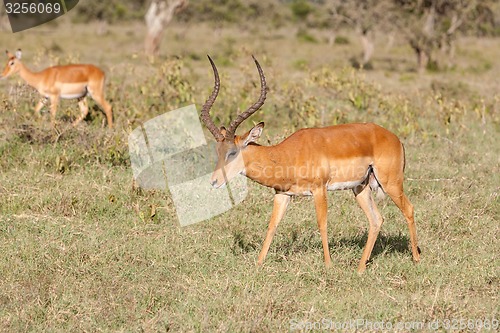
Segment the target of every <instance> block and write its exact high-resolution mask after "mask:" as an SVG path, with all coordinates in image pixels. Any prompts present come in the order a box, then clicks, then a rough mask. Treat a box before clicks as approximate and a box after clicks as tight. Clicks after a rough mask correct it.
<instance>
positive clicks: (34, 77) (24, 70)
mask: <svg viewBox="0 0 500 333" xmlns="http://www.w3.org/2000/svg"><path fill="white" fill-rule="evenodd" d="M19 66H20V69H19V76H21V78H22V79H23V80H24V81H26V83H27V84H29V85H30V86H32V87H34V88H37V89H38V84H39V83H40V81H41V79H42V77H43V74H42V73H40V72H39V73H35V72H32V71H30V70H29V68H28V67H26V66H25V65H24V64H23V63H22V62H20V63H19Z"/></svg>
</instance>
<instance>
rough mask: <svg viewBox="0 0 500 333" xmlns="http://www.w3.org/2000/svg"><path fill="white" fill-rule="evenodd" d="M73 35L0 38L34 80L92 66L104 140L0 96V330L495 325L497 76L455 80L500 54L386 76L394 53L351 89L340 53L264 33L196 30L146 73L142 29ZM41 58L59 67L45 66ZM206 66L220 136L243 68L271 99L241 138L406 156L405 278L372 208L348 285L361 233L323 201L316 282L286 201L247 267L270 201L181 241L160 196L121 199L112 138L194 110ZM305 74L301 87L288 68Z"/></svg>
mask: <svg viewBox="0 0 500 333" xmlns="http://www.w3.org/2000/svg"><path fill="white" fill-rule="evenodd" d="M89 27H91V26H78V25H76V26H72V27H70V26H68V28H67V29H65V30H64V31H61V32H60V33H57V34H52V35H51V34H49V35H47V36H46V37H45V39H42V38H39V36H41V35H43V36H45V35H46V34H45V33H44V28H43V27H40V28H36V29H34V30H30V31H28V32H22V33H19V34H16V35H10V34H3V35H0V40H1V41H2V42H3V45H5V47H7V48H9V49H10V50H11V51H12V50H14V49H16V48H18V47H22V48H23V57H24V58H25V59H24V61H25V62H26V63H27V64H29V65H30V66H31V67H32V68H42V67H43V66H48V65H50V64H52V61H55V59H56V58H59V59H62V60H64V59H66V58H67V57H68V54H70V53H71V54H73V55H75V54H76V55H78V59H79V60H80V61H82V62H92V63H95V64H97V65H99V66H102V67H103V68H105V69H106V72H107V73H108V85H107V87H108V89H107V96H108V97H109V99H110V100H111V102H112V104H113V107H114V111H115V122H116V128H115V129H114V130H113V131H108V130H106V129H104V128H101V122H102V119H103V114H102V113H101V112H99V111H97V110H93V111H92V112H91V114H90V116H89V118H88V119H87V120H86V121H85V122H84V123H82V125H81V126H78V127H77V128H74V129H73V128H67V129H66V127H68V126H69V125H70V123H71V119H73V118H75V117H76V115H77V112H78V111H77V107H76V104H75V103H72V102H63V103H62V104H61V106H60V109H59V112H58V119H59V125H58V129H59V131H61V130H64V131H63V132H62V134H61V132H55V131H54V130H53V129H51V127H50V126H49V119H48V116H47V114H45V116H44V117H43V118H42V119H39V120H36V119H34V117H33V113H32V111H31V109H30V107H31V105H32V104H34V103H35V99H36V94H35V93H31V92H30V90H29V89H24V88H23V89H20V90H16V91H13V92H12V90H11V89H10V88H11V87H13V86H15V84H16V82H17V81H19V79H16V78H10V79H8V80H6V81H2V82H1V83H0V97H1V99H2V104H3V109H2V111H1V112H0V253H2V255H1V256H0V274H1V279H0V331H6V332H41V331H48V332H79V331H88V332H115V331H116V332H132V331H145V332H165V331H171V332H179V331H183V332H213V331H215V332H217V331H219V332H276V331H289V329H290V328H292V327H293V325H296V324H298V323H304V325H305V323H314V322H321V321H322V319H331V320H332V321H335V322H343V321H348V320H350V319H358V318H362V319H365V320H367V321H372V322H375V321H386V322H387V321H390V322H393V323H396V322H411V321H424V322H426V323H429V322H432V321H434V320H445V319H490V320H491V319H497V320H498V319H499V304H500V302H499V297H498V295H499V294H500V290H499V289H500V288H499V286H500V283H499V282H500V281H499V273H500V271H499V268H500V265H499V264H498V263H499V257H498V253H500V246H499V242H498V239H499V238H500V234H499V230H500V228H499V225H498V222H499V220H500V204H499V192H500V187H499V186H500V185H499V184H500V160H499V156H500V145H499V144H498V142H499V140H500V121H499V119H500V115H499V110H500V104H499V98H498V95H495V94H498V91H497V88H498V87H497V86H496V85H495V82H496V81H495V80H496V78H497V77H498V74H500V73H499V72H500V68H499V67H498V65H497V64H494V63H492V67H489V68H486V67H485V68H484V70H481V71H470V70H469V69H470V68H472V67H475V66H477V63H476V60H475V59H474V58H473V57H472V58H469V56H468V55H469V54H476V53H477V52H480V53H481V54H483V57H484V59H487V58H489V59H497V58H498V55H500V50H499V49H498V47H497V46H495V45H496V44H495V43H497V41H488V40H479V41H476V40H473V41H472V42H471V41H470V40H467V41H464V45H470V47H472V48H475V50H476V51H473V50H471V51H468V52H463V53H459V58H458V59H457V63H458V65H457V66H459V67H460V66H461V67H460V68H461V70H460V68H459V70H454V71H450V72H446V71H445V72H439V73H433V74H424V75H422V76H418V75H416V74H415V73H414V70H408V71H404V70H400V71H393V70H392V69H391V68H393V66H392V65H391V66H390V67H387V68H385V67H384V64H386V63H387V60H386V57H391V52H390V51H387V53H384V54H380V55H379V58H377V57H376V58H375V59H374V62H375V66H374V68H375V70H373V71H369V72H364V73H363V72H356V71H351V70H350V69H343V67H345V66H347V65H348V59H349V55H351V54H356V52H359V50H356V49H355V48H356V46H354V45H351V44H349V45H340V46H333V50H334V51H332V46H328V45H327V44H324V43H321V42H318V43H314V44H312V43H307V45H306V44H304V43H302V42H300V41H297V38H296V37H295V35H294V34H293V33H289V34H287V33H286V32H284V31H276V32H275V33H276V34H282V36H283V38H279V39H276V38H273V39H269V40H268V39H266V38H267V36H268V32H267V31H265V29H262V32H261V33H260V34H259V35H257V36H255V35H249V34H247V33H246V32H245V31H240V30H238V29H237V28H235V27H227V28H224V29H221V30H220V31H219V32H218V33H217V34H214V33H213V32H210V31H208V29H209V27H208V26H205V25H199V26H198V25H194V26H191V27H189V28H186V27H182V26H175V25H174V26H172V28H171V29H170V30H169V31H167V33H166V36H165V43H164V44H163V45H162V56H161V57H160V58H159V59H157V60H156V61H155V62H154V63H150V62H148V61H147V60H146V59H145V58H144V57H143V56H142V55H141V53H140V50H141V47H142V41H141V36H142V31H143V28H142V27H141V26H140V25H137V26H134V27H131V26H110V28H109V30H110V33H109V34H108V35H104V36H100V37H98V36H95V35H94V33H93V31H92V28H90V29H89ZM134 29H135V30H134ZM136 30H137V31H136ZM131 31H133V32H134V33H131ZM76 33H78V34H79V38H78V41H77V40H76V38H74V35H75V34H76ZM179 36H181V37H179ZM235 36H237V38H236V37H235ZM228 38H233V40H237V41H238V42H237V43H236V44H235V45H233V46H231V54H230V55H227V54H225V53H224V52H223V51H221V49H220V48H218V47H226V48H227V45H228V44H227V40H228ZM350 40H355V39H354V38H350ZM54 43H56V44H57V45H58V46H59V49H60V50H59V49H55V48H54V47H52V51H50V52H49V53H44V52H45V51H44V48H46V47H47V48H48V47H51V45H55V44H54ZM276 43H278V45H276ZM352 44H354V43H352ZM488 45H489V46H491V47H485V46H488ZM292 51H293V52H292ZM382 52H384V51H382ZM404 52H407V53H406V56H407V57H408V56H412V54H411V53H410V51H409V50H408V49H405V47H404V46H401V45H398V57H400V56H401V54H403V53H404ZM206 53H209V54H211V55H214V59H215V61H216V62H217V60H218V59H224V61H223V62H224V63H225V65H224V66H220V68H219V70H220V72H221V79H222V90H221V94H220V96H219V98H218V100H217V103H216V105H215V106H214V113H215V114H216V116H217V119H222V120H224V121H226V120H228V119H229V118H230V117H231V115H234V113H235V110H236V109H237V108H238V107H239V108H240V109H243V108H244V107H245V106H246V105H248V104H249V103H251V101H253V99H254V98H255V97H256V95H257V94H258V91H257V90H258V89H257V88H255V84H258V83H257V73H256V71H255V68H254V67H253V64H252V62H251V58H250V54H252V53H254V54H255V55H256V56H257V58H258V59H259V60H260V61H261V63H262V66H263V68H264V71H265V73H266V77H267V79H268V82H269V87H270V92H269V98H268V100H267V101H266V104H265V106H264V108H263V110H262V111H260V112H259V113H257V114H256V115H254V116H252V118H251V119H250V120H249V121H248V122H247V123H246V124H243V125H242V126H241V131H243V130H246V129H248V127H249V123H251V122H252V121H253V120H255V121H259V120H264V121H266V131H265V133H264V136H263V138H262V139H261V141H262V143H264V144H267V142H268V141H270V142H278V141H279V140H281V139H282V138H283V137H285V136H286V135H289V134H291V133H292V132H293V131H294V130H295V129H296V128H299V127H302V126H306V125H307V126H313V125H326V124H330V123H333V122H349V121H373V122H377V123H381V124H383V125H384V126H386V127H387V128H389V129H390V130H392V131H394V132H396V133H397V134H398V135H399V136H400V137H401V138H402V140H403V141H404V143H405V147H406V157H407V166H406V177H407V180H406V182H405V188H406V193H407V195H408V197H409V198H410V200H411V201H412V203H413V204H414V206H415V211H416V213H415V214H416V222H417V232H418V236H419V245H420V248H421V250H422V261H421V263H420V264H414V263H413V262H412V261H411V253H410V250H409V248H408V242H409V237H408V230H407V227H406V224H405V223H404V218H403V216H402V214H401V213H400V212H399V211H398V210H397V208H396V207H395V206H394V204H392V202H390V200H389V199H386V200H384V201H382V202H380V203H379V204H378V206H379V208H380V210H381V213H382V215H383V216H384V218H385V223H384V225H383V227H382V231H381V234H380V236H379V239H378V240H377V243H376V245H375V249H374V252H373V255H372V260H371V262H370V264H369V266H368V269H367V271H366V272H365V273H364V274H363V275H361V276H360V275H358V274H357V273H356V268H357V264H358V260H359V259H360V257H361V252H362V248H363V246H364V243H365V241H366V235H367V228H368V222H367V220H366V217H365V216H364V215H363V212H362V211H361V209H360V208H359V207H358V206H357V204H356V202H355V200H354V198H353V195H352V193H351V192H349V191H343V192H335V193H332V194H329V197H328V198H329V216H328V222H329V227H328V236H329V244H330V251H331V256H332V263H333V265H332V267H331V268H328V269H326V268H325V267H324V264H323V255H322V248H321V241H320V237H319V232H318V230H317V227H316V221H315V213H314V208H313V203H312V201H311V200H310V198H294V199H293V201H292V204H291V205H290V208H289V211H288V212H287V215H286V216H285V218H284V220H283V221H282V222H281V224H280V226H279V228H278V232H277V234H276V236H275V238H274V240H273V243H272V245H271V248H270V251H269V254H268V257H267V259H266V261H265V264H264V266H263V267H261V268H257V267H255V262H256V259H257V256H258V253H259V251H260V247H261V244H262V242H263V240H264V236H265V232H266V229H267V223H268V219H269V217H270V214H271V210H272V197H273V193H272V191H271V190H269V189H266V188H262V187H260V186H259V185H257V184H253V183H251V186H250V191H249V195H248V197H247V198H246V199H245V201H244V202H243V203H242V204H240V205H238V206H236V207H235V208H233V209H232V210H230V211H228V212H226V213H224V214H222V215H220V216H217V217H214V218H212V219H211V220H209V221H205V222H203V223H198V224H195V225H191V226H188V227H183V228H182V227H180V226H179V224H178V222H177V219H176V215H175V208H174V205H173V202H172V199H171V198H170V196H169V194H168V193H165V192H161V191H146V190H142V189H138V188H136V187H135V186H134V183H133V180H132V171H131V169H130V162H129V161H128V147H127V137H128V133H129V132H130V131H131V130H132V129H133V128H135V126H137V125H138V124H139V122H142V121H146V120H148V119H150V118H152V117H154V116H156V115H159V114H162V113H163V112H166V111H168V110H171V109H173V108H176V107H178V106H182V105H187V104H190V103H191V101H194V102H196V104H197V105H198V107H199V106H200V104H201V103H203V101H204V100H205V99H206V97H207V96H208V94H209V92H210V89H211V86H212V76H211V75H212V74H211V72H210V67H209V64H208V61H207V60H206V59H205V56H204V55H205V54H206ZM36 55H43V56H36ZM176 55H179V56H180V57H181V61H180V62H179V61H178V60H176V59H175V58H174V56H176ZM193 55H197V56H193ZM395 59H397V58H395ZM302 61H304V62H305V63H307V66H308V68H310V70H308V71H304V70H303V69H301V68H297V67H298V65H297V64H298V63H299V62H302ZM404 66H408V64H405V65H404ZM413 66H415V64H414V65H413ZM398 68H399V67H398ZM414 68H416V66H415V67H414ZM319 73H322V74H321V75H320V74H319ZM408 78H411V79H408ZM437 83H438V85H436V84H437ZM437 86H438V88H439V89H436V87H437ZM256 89H257V90H256ZM179 91H180V92H179ZM10 92H12V93H10ZM437 92H441V93H442V95H440V97H439V98H437V97H436V96H435V95H436V93H437ZM91 105H92V103H91ZM207 137H208V132H207ZM303 331H307V327H306V326H303ZM360 331H369V329H360ZM405 331H409V329H408V330H405ZM474 331H477V330H474Z"/></svg>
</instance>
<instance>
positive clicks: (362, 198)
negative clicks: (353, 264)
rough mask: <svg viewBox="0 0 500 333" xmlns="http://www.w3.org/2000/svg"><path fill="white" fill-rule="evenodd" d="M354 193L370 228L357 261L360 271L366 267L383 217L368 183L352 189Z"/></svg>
mask: <svg viewBox="0 0 500 333" xmlns="http://www.w3.org/2000/svg"><path fill="white" fill-rule="evenodd" d="M354 195H355V196H356V201H357V202H358V204H359V206H360V207H361V209H363V211H364V212H365V214H366V217H367V218H368V221H369V222H370V229H369V230H368V239H367V240H366V245H365V249H364V250H363V254H362V255H361V260H360V261H359V266H358V272H359V273H362V272H364V271H365V269H366V263H367V262H368V260H369V259H370V256H371V254H372V251H373V246H374V245H375V241H376V240H377V237H378V233H379V231H380V228H381V227H382V224H383V223H384V219H383V218H382V215H380V213H379V211H378V209H377V205H376V204H375V201H374V200H373V197H372V191H371V189H370V186H369V185H364V187H362V186H359V187H357V188H355V189H354Z"/></svg>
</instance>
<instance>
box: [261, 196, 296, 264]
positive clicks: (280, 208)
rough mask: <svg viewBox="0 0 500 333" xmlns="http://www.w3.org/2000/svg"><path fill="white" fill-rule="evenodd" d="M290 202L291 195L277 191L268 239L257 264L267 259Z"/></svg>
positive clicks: (268, 229)
mask: <svg viewBox="0 0 500 333" xmlns="http://www.w3.org/2000/svg"><path fill="white" fill-rule="evenodd" d="M288 203H290V196H289V195H286V194H282V193H276V195H275V196H274V207H273V214H272V216H271V221H270V222H269V227H268V228H267V234H266V239H265V240H264V244H263V245H262V250H261V251H260V254H259V259H258V260H257V265H262V263H263V262H264V259H266V255H267V251H269V246H270V245H271V242H272V240H273V237H274V234H275V233H276V228H277V227H278V223H279V222H280V221H281V219H282V218H283V216H284V215H285V211H286V208H287V207H288Z"/></svg>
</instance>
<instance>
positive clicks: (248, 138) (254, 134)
mask: <svg viewBox="0 0 500 333" xmlns="http://www.w3.org/2000/svg"><path fill="white" fill-rule="evenodd" d="M263 130H264V122H262V121H261V122H260V123H258V124H257V125H255V126H254V127H253V128H252V129H251V130H250V131H248V133H247V134H245V135H244V136H243V137H242V139H243V140H242V141H243V147H246V146H248V144H249V143H251V142H255V141H257V139H258V138H260V136H261V134H262V131H263Z"/></svg>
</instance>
